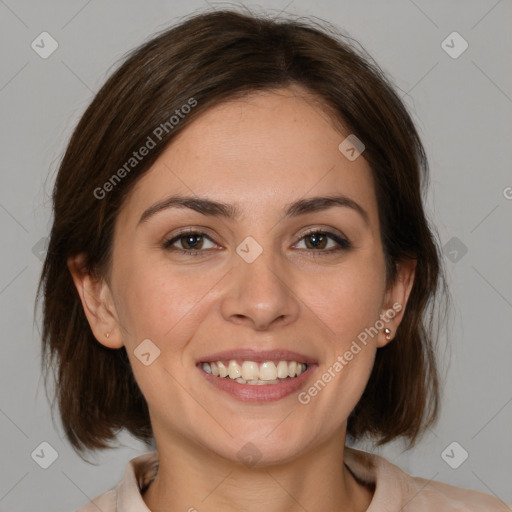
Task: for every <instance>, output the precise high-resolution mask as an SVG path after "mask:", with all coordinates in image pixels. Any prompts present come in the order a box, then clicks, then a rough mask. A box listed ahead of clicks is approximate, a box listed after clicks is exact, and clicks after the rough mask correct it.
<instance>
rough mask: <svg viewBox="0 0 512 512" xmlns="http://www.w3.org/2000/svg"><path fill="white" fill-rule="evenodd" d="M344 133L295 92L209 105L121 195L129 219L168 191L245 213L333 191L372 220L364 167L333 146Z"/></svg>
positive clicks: (311, 100) (363, 162) (268, 93)
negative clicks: (126, 194) (359, 206)
mask: <svg viewBox="0 0 512 512" xmlns="http://www.w3.org/2000/svg"><path fill="white" fill-rule="evenodd" d="M348 135H349V132H347V131H345V132H342V131H341V130H340V129H339V128H337V127H335V126H334V124H333V121H332V119H331V118H330V116H329V115H328V114H327V112H326V110H325V109H324V108H322V106H321V104H320V103H319V102H318V100H317V99H316V98H314V97H312V96H311V95H309V94H307V93H305V92H304V91H302V90H300V89H291V88H287V89H281V90H276V91H264V92H254V93H251V94H249V95H248V96H246V97H244V98H241V99H236V100H229V101H227V102H224V103H222V104H219V105H217V106H215V107H211V108H210V109H208V110H207V111H205V112H204V113H202V114H201V115H200V116H199V117H198V118H197V119H195V120H194V121H193V122H192V123H190V124H189V125H188V126H187V127H186V128H185V129H184V130H183V131H182V132H180V133H179V134H178V135H177V136H176V137H175V139H173V141H172V142H171V144H170V145H169V146H168V147H167V148H166V149H165V150H164V151H163V153H162V154H161V155H160V156H159V157H158V159H157V160H156V162H155V163H154V165H153V166H152V168H151V169H150V170H149V171H147V173H146V174H145V175H144V176H143V177H142V178H141V179H140V180H139V181H138V182H137V184H136V186H135V187H134V189H133V190H132V193H131V194H130V196H129V198H128V202H129V205H130V207H129V208H128V209H127V211H128V212H129V214H130V216H132V217H133V218H131V219H129V221H130V222H135V223H136V222H137V221H138V218H135V217H136V216H137V214H138V215H140V213H141V212H142V211H143V210H144V209H145V208H147V207H148V205H149V204H151V203H152V202H156V201H158V200H161V199H164V198H165V197H166V196H169V195H172V194H176V193H178V194H186V195H198V196H201V197H210V198H212V199H216V200H219V201H223V202H227V203H232V204H235V205H238V206H239V209H241V210H244V209H249V208H250V209H251V212H248V213H249V215H250V214H254V213H255V208H260V209H261V211H262V212H263V211H264V212H267V213H269V212H270V211H271V210H272V209H275V208H278V207H279V205H282V204H286V203H290V202H292V201H294V200H296V199H298V198H302V197H307V196H318V195H326V194H334V193H336V192H339V193H343V194H344V195H347V196H350V197H352V198H353V199H354V200H356V201H357V202H359V203H361V204H362V205H364V208H365V209H366V210H367V211H368V213H369V216H370V219H373V220H374V219H375V215H376V204H375V195H374V190H373V179H372V176H371V169H370V167H369V165H368V164H367V162H366V160H365V159H364V158H363V156H360V157H359V158H357V159H356V160H354V161H350V160H349V159H347V158H346V157H345V156H344V154H342V153H341V152H340V150H339V148H338V146H339V145H340V143H341V142H342V141H343V140H344V139H345V138H346V137H347V136H348ZM126 220H128V219H126Z"/></svg>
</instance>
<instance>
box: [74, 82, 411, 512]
mask: <svg viewBox="0 0 512 512" xmlns="http://www.w3.org/2000/svg"><path fill="white" fill-rule="evenodd" d="M348 134H349V133H348V132H347V133H340V131H339V130H338V129H337V128H335V126H334V125H333V124H332V122H331V121H330V119H329V117H328V116H327V115H326V113H325V112H324V111H322V109H320V108H319V105H318V103H316V102H315V101H314V98H313V97H311V96H309V95H308V94H307V93H306V92H305V91H302V90H301V89H298V88H293V89H292V88H286V89H281V90H279V91H275V92H258V93H252V94H251V95H250V96H249V97H246V98H245V99H243V100H236V101H234V100H231V101H229V102H226V103H223V104H221V105H219V106H216V107H214V108H211V109H209V110H208V111H207V112H205V113H204V114H202V115H201V116H200V117H198V118H197V119H196V120H195V121H194V122H193V123H191V124H190V125H189V126H187V128H186V129H184V130H183V131H182V132H181V133H180V134H179V135H178V136H177V138H175V139H174V141H173V143H172V144H171V145H170V146H168V147H167V148H166V150H165V151H164V152H163V153H162V154H161V155H160V157H159V158H158V159H157V161H156V162H155V164H154V165H153V167H152V168H151V169H150V170H149V171H148V172H147V173H146V174H145V175H144V176H143V177H142V178H141V179H140V181H138V183H137V184H136V186H135V187H134V188H133V189H132V191H131V193H130V195H129V196H128V198H127V200H126V202H125V203H124V205H123V207H122V209H121V211H120V212H119V215H118V218H117V221H116V229H115V235H114V241H113V244H114V245H113V257H112V261H113V265H112V267H111V271H110V274H109V276H108V277H107V278H105V279H100V278H95V277H93V276H91V275H89V274H87V273H84V272H82V271H81V270H80V268H81V267H80V264H81V258H80V257H76V258H73V259H70V260H69V262H68V266H69V268H70V271H71V273H72V275H73V278H74V281H75V285H76V287H77V290H78V292H79V294H80V297H81V299H82V303H83V306H84V310H85V313H86V315H87V318H88V320H89V323H90V325H91V328H92V330H93V332H94V335H95V337H96V338H97V339H98V341H99V342H100V343H102V344H103V345H105V346H107V347H110V348H112V349H117V348H119V347H122V346H123V345H125V346H126V349H127V353H128V355H129V357H130V363H131V365H132V368H133V371H134V375H135V378H136V380H137V382H138V384H139V386H140V388H141V390H142V392H143V394H144V396H145V398H146V400H147V402H148V406H149V411H150V416H151V423H152V426H153V431H154V435H155V442H156V446H157V450H158V453H159V459H160V470H159V474H158V476H157V478H156V480H155V481H154V483H153V484H152V485H151V486H150V488H149V490H148V491H147V493H145V494H144V496H143V498H144V500H145V502H146V504H147V506H148V507H149V508H150V509H151V510H152V511H153V512H157V511H164V510H166V511H168V510H189V509H190V508H191V507H195V508H197V509H202V508H205V507H206V508H208V510H210V511H220V510H222V511H235V510H237V511H239V510H246V511H259V510H262V507H263V506H264V509H265V510H266V511H267V512H283V511H288V512H289V511H301V512H302V511H303V510H304V509H306V510H326V511H330V510H337V511H340V510H342V511H363V510H366V509H367V508H368V506H369V504H370V501H371V499H372V495H373V492H372V490H371V489H368V488H366V487H364V486H362V485H360V484H359V483H358V482H357V481H356V480H355V479H354V477H353V476H352V475H351V473H350V472H349V471H348V470H347V468H346V467H345V466H344V465H343V453H344V447H345V439H346V422H347V418H348V416H349V414H350V412H351V411H352V409H353V408H354V406H355V405H356V404H357V402H358V401H359V399H360V397H361V395H362V393H363V391H364V388H365V386H366V384H367V381H368V378H369V376H370V372H371V369H372V365H373V362H374V357H375V353H376V351H377V350H378V348H379V347H382V346H384V345H386V344H387V343H389V341H388V340H386V338H385V334H384V332H383V331H380V332H379V334H378V335H377V336H375V337H373V338H372V337H370V338H369V340H368V344H367V345H366V346H364V348H363V349H362V350H361V351H360V352H359V353H358V354H357V355H355V356H354V358H353V359H352V360H351V361H350V363H349V364H347V365H346V366H345V367H344V369H343V371H342V372H340V373H339V374H337V376H336V377H335V378H333V379H332V381H331V382H330V383H328V384H327V385H326V386H325V388H324V389H322V390H321V392H319V393H318V395H317V396H315V397H314V398H312V399H311V401H310V403H308V404H307V405H302V404H300V403H299V402H298V400H297V394H292V395H289V396H288V397H285V398H283V399H281V400H278V401H276V402H272V403H265V404H257V405H255V404H251V403H244V402H241V401H239V400H237V399H236V398H233V397H232V396H231V395H228V394H226V393H223V392H220V391H218V390H217V389H216V388H214V387H213V386H211V385H209V384H208V383H207V382H206V381H205V379H204V377H203V376H202V375H201V373H200V371H199V370H197V369H196V368H195V362H196V360H197V359H198V358H201V356H205V355H208V354H211V353H213V352H214V351H218V350H226V349H232V348H237V347H252V348H255V349H261V350H263V349H275V348H285V349H290V350H295V351H297V352H301V353H305V354H308V355H310V356H313V357H314V358H315V359H316V360H317V361H318V364H319V367H318V368H317V369H316V370H315V374H314V375H315V376H314V377H312V378H310V380H309V384H308V385H311V384H313V383H314V382H315V381H316V380H317V378H319V376H320V375H321V374H322V373H323V372H324V371H326V369H327V368H329V367H330V366H332V364H333V363H334V361H335V360H336V358H337V357H338V356H339V355H341V354H343V353H344V352H345V351H347V350H348V349H349V347H350V345H351V343H352V341H353V340H355V339H356V337H357V335H358V334H359V333H360V332H362V331H363V330H364V329H365V328H368V327H370V326H373V325H374V324H375V322H376V321H377V320H378V319H379V315H380V314H383V313H385V312H386V311H388V310H389V309H390V308H391V307H392V305H393V304H394V303H399V304H401V305H402V306H403V308H402V310H401V311H400V312H398V313H397V314H396V316H395V317H394V318H393V319H391V320H389V321H388V322H386V325H385V326H386V327H388V328H390V329H391V332H392V333H393V334H394V333H395V332H396V329H397V327H398V325H399V323H400V321H401V319H402V317H403V312H404V309H405V305H406V302H407V299H408V297H409V293H410V290H411V287H412V283H413V279H414V267H415V262H409V263H407V264H405V263H404V264H402V265H401V266H400V268H399V278H398V280H397V281H396V283H395V284H394V285H393V286H391V287H389V288H388V289H386V283H385V267H384V255H383V252H382V245H381V240H380V226H379V218H378V211H377V200H376V196H375V191H374V187H373V181H372V176H371V170H370V167H369V165H368V163H367V162H366V160H365V159H364V154H363V155H362V156H360V157H359V158H357V159H356V160H354V161H349V160H348V159H347V158H346V157H345V156H344V155H343V154H342V153H341V152H340V151H339V149H338V145H339V144H340V142H341V141H342V140H343V139H344V138H345V137H346V136H347V135H348ZM177 193H181V194H184V195H195V196H201V197H207V198H209V199H213V200H217V201H223V202H225V203H230V204H233V205H236V206H238V207H239V208H240V209H241V211H242V216H241V217H240V218H239V219H238V220H230V219H222V218H215V217H212V216H206V215H203V214H201V213H199V212H196V211H193V210H191V209H177V208H173V209H167V210H163V211H161V212H159V213H157V214H155V215H154V216H152V217H150V218H149V219H147V221H145V222H143V223H142V224H140V225H137V223H138V221H139V218H140V216H141V214H142V212H143V211H144V210H145V209H147V208H148V207H149V206H151V205H152V204H154V203H155V202H157V201H159V200H162V199H165V198H166V197H168V196H170V195H171V194H177ZM332 194H344V195H347V196H349V197H350V198H351V199H353V200H354V201H356V202H357V203H359V205H360V206H361V207H363V208H364V209H365V210H366V212H367V214H368V224H366V223H365V222H364V220H363V217H362V216H360V215H359V214H358V213H357V212H356V211H355V210H353V209H351V208H347V207H332V208H329V209H327V210H324V211H319V212H314V213H307V214H305V215H302V216H299V217H296V218H290V219H284V218H283V217H282V211H283V209H284V207H285V205H287V204H289V203H291V202H293V201H296V200H298V199H302V198H309V197H313V196H326V195H332ZM105 200H108V199H105ZM188 227H191V228H196V229H198V230H200V231H204V232H205V233H206V234H207V236H208V237H209V238H211V241H210V240H209V239H208V238H206V237H205V238H203V239H202V243H203V245H202V246H201V238H199V240H198V241H199V243H197V242H196V246H197V247H199V250H201V251H203V254H204V256H198V257H194V256H191V255H180V254H178V252H171V251H170V250H169V249H164V248H162V244H163V242H164V241H165V240H168V239H170V238H172V237H174V236H176V235H177V234H178V233H179V231H180V230H182V229H183V228H188ZM309 228H318V231H321V230H322V229H324V230H325V229H326V230H328V231H331V232H334V233H337V234H342V235H344V236H345V237H346V238H348V240H349V241H350V242H351V244H352V248H351V249H349V250H341V251H338V252H332V253H330V254H329V253H328V251H329V249H331V248H335V247H338V244H337V243H336V242H335V241H334V240H332V239H330V238H329V239H328V241H327V242H326V243H327V246H325V245H324V246H321V247H320V248H315V247H314V245H313V244H312V243H311V242H312V240H311V237H305V238H304V233H305V232H306V231H307V230H308V229H309ZM247 236H251V237H253V238H254V239H255V240H256V241H257V242H258V244H259V245H260V246H261V247H262V248H263V252H262V253H261V254H260V256H259V257H258V258H257V259H256V260H255V261H254V262H252V263H247V262H246V261H244V260H243V259H242V258H241V257H240V256H239V255H238V254H237V252H236V248H237V246H238V245H239V244H240V243H241V242H242V241H243V240H244V239H245V238H246V237H247ZM186 242H187V239H185V240H184V239H181V242H180V240H178V241H177V242H175V243H174V244H173V245H174V247H175V248H177V249H184V248H185V249H187V248H188V249H190V246H186V245H184V244H186ZM214 249H218V250H214ZM192 250H193V249H192ZM196 250H198V249H196ZM322 251H323V253H324V255H322V254H319V253H321V252H322ZM334 283H336V284H334ZM106 333H110V336H109V338H107V337H106ZM147 338H149V339H150V340H152V342H153V343H154V344H155V345H156V346H158V347H159V349H160V351H161V353H160V356H159V357H158V358H157V359H156V360H155V361H154V362H153V363H152V364H151V365H149V366H145V365H143V364H141V362H140V361H139V360H138V359H137V358H136V357H135V355H134V350H135V349H136V347H137V346H138V345H139V344H140V343H141V341H142V340H144V339H147ZM177 411H179V413H177ZM248 442H251V443H253V444H254V445H255V446H256V447H257V449H258V450H259V452H260V453H261V459H260V460H259V462H258V464H257V465H255V466H252V467H247V466H245V465H244V464H243V463H242V462H241V461H240V460H239V458H238V456H237V452H238V451H239V450H240V449H241V448H242V447H243V446H244V445H246V443H248ZM203 500H204V501H203Z"/></svg>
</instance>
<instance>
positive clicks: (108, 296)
mask: <svg viewBox="0 0 512 512" xmlns="http://www.w3.org/2000/svg"><path fill="white" fill-rule="evenodd" d="M67 264H68V268H69V271H70V272H71V276H72V277H73V282H74V283H75V286H76V289H77V291H78V295H79V296H80V300H81V301H82V306H83V308H84V312H85V316H86V317H87V320H88V321H89V325H90V326H91V330H92V332H93V334H94V337H95V338H96V339H97V340H98V341H99V342H100V343H101V344H102V345H105V346H106V347H108V348H121V347H122V346H123V345H124V342H123V338H122V336H121V330H120V329H119V323H118V321H117V312H116V309H115V305H114V301H113V299H112V293H111V291H110V287H109V285H108V283H107V282H106V281H105V280H104V279H102V278H99V277H96V276H93V275H92V274H91V273H90V272H89V271H88V270H87V269H86V266H85V264H84V257H83V255H82V254H80V255H78V256H73V257H71V258H69V259H68V261H67Z"/></svg>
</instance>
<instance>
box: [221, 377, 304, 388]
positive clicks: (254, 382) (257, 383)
mask: <svg viewBox="0 0 512 512" xmlns="http://www.w3.org/2000/svg"><path fill="white" fill-rule="evenodd" d="M224 378H226V379H229V377H224ZM294 378H295V377H286V378H285V379H274V380H245V379H242V378H241V377H238V379H231V380H234V381H235V382H238V383H239V384H250V385H253V386H264V385H266V384H279V383H280V382H283V380H289V379H294Z"/></svg>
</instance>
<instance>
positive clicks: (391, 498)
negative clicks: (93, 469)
mask: <svg viewBox="0 0 512 512" xmlns="http://www.w3.org/2000/svg"><path fill="white" fill-rule="evenodd" d="M344 460H345V463H346V465H347V466H348V468H349V469H350V471H351V472H352V473H353V474H354V476H355V477H356V479H358V480H360V481H361V482H366V483H368V484H370V485H375V489H374V495H373V499H372V502H371V504H370V506H369V508H368V509H367V512H450V511H451V512H470V511H471V512H484V511H485V512H512V507H511V506H510V505H507V504H506V503H504V502H503V501H501V500H500V499H498V498H496V497H494V496H491V495H489V494H484V493H481V492H478V491H473V490H469V489H463V488H461V487H454V486H452V485H448V484H444V483H441V482H438V481H436V480H427V479H425V478H419V477H413V476H411V475H409V474H407V473H405V472H404V471H402V470H401V469H400V468H399V467H398V466H396V465H394V464H392V463H391V462H389V461H388V460H387V459H385V458H384V457H381V456H379V455H375V454H371V453H366V452H363V451H360V450H356V449H354V448H350V447H345V459H344ZM157 472H158V454H157V452H156V451H155V452H148V453H145V454H143V455H140V456H138V457H136V458H134V459H132V460H131V461H130V462H129V463H128V466H127V468H126V472H125V474H124V477H123V479H122V480H121V482H119V484H118V485H117V486H116V487H115V488H114V489H111V490H109V491H107V492H105V493H103V494H101V495H100V496H98V497H96V498H95V499H94V500H93V502H94V503H93V502H89V503H88V504H87V505H85V506H84V507H82V508H80V509H79V510H78V511H77V512H98V509H99V510H101V512H151V511H150V510H149V509H148V507H147V506H146V504H145V503H144V500H143V499H142V495H141V490H143V491H144V490H145V489H146V487H147V486H148V485H149V484H150V483H151V481H152V479H153V478H154V476H155V475H156V473H157Z"/></svg>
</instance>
